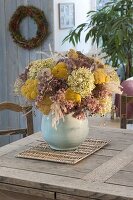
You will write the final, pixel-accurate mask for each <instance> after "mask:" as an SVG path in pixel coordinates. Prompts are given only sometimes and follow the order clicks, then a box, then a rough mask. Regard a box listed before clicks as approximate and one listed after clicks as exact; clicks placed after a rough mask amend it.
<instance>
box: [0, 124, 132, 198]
mask: <svg viewBox="0 0 133 200" xmlns="http://www.w3.org/2000/svg"><path fill="white" fill-rule="evenodd" d="M89 137H91V138H97V139H103V140H111V142H110V143H109V144H108V145H107V146H105V147H104V148H103V149H101V150H99V151H97V152H96V153H94V154H93V155H91V156H89V157H88V158H85V159H84V160H82V161H80V162H79V163H77V164H75V165H68V164H61V163H55V162H47V161H39V160H31V159H22V158H16V155H17V154H18V153H19V152H21V151H22V150H24V149H26V148H27V147H31V146H32V145H34V144H35V143H36V141H38V140H39V141H40V140H42V138H41V134H40V133H35V134H33V135H31V136H28V137H26V138H24V139H21V140H19V141H16V142H14V143H11V144H9V145H6V146H4V147H1V148H0V200H8V199H9V200H10V199H11V200H29V199H32V200H44V199H45V200H50V199H57V200H70V199H71V200H81V199H82V200H88V199H93V200H94V199H97V200H111V199H112V200H114V199H115V200H119V199H120V200H124V199H133V131H132V130H131V131H130V130H124V129H116V128H99V127H91V128H90V131H89Z"/></svg>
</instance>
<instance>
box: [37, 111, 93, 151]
mask: <svg viewBox="0 0 133 200" xmlns="http://www.w3.org/2000/svg"><path fill="white" fill-rule="evenodd" d="M41 131H42V136H43V138H44V140H45V141H46V142H47V143H48V144H49V146H50V147H51V148H52V149H55V150H72V149H76V148H77V147H78V146H79V145H80V144H81V143H82V142H83V141H84V140H85V139H86V138H87V136H88V133H89V126H88V118H85V119H84V120H79V119H76V118H74V117H72V114H68V115H66V116H65V117H64V120H63V119H60V121H59V123H58V124H57V128H54V127H52V117H51V115H48V116H45V115H43V117H42V124H41Z"/></svg>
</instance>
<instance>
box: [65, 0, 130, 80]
mask: <svg viewBox="0 0 133 200" xmlns="http://www.w3.org/2000/svg"><path fill="white" fill-rule="evenodd" d="M87 18H88V19H89V20H88V22H87V23H83V24H80V25H79V26H78V27H76V28H75V29H74V30H72V31H71V32H70V33H69V35H67V36H66V37H65V38H64V40H63V42H65V41H67V40H68V41H69V42H72V43H73V45H76V43H78V42H80V37H81V33H82V32H83V31H85V32H86V36H85V42H87V41H88V40H89V39H90V38H91V39H92V44H94V43H96V44H97V47H101V48H102V52H104V53H106V55H107V57H108V62H111V64H112V66H114V67H119V66H120V65H124V66H125V71H126V78H127V77H131V76H132V67H133V66H132V64H133V0H112V1H111V2H108V3H106V4H105V6H104V7H103V8H102V9H100V10H98V11H90V12H88V13H87Z"/></svg>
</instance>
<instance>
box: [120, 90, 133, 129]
mask: <svg viewBox="0 0 133 200" xmlns="http://www.w3.org/2000/svg"><path fill="white" fill-rule="evenodd" d="M129 109H130V111H131V112H130V113H131V114H130V116H129V115H128V116H127V113H128V110H129ZM132 122H133V96H127V95H125V94H122V95H120V128H124V129H126V128H127V124H128V123H132Z"/></svg>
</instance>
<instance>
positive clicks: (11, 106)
mask: <svg viewBox="0 0 133 200" xmlns="http://www.w3.org/2000/svg"><path fill="white" fill-rule="evenodd" d="M3 110H10V111H14V112H21V113H23V114H24V116H25V117H26V123H27V124H26V128H23V129H22V128H21V129H11V130H0V135H14V134H22V135H23V137H25V136H28V135H31V134H33V132H34V129H33V115H32V106H20V105H18V104H15V103H11V102H2V103H0V111H3Z"/></svg>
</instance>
